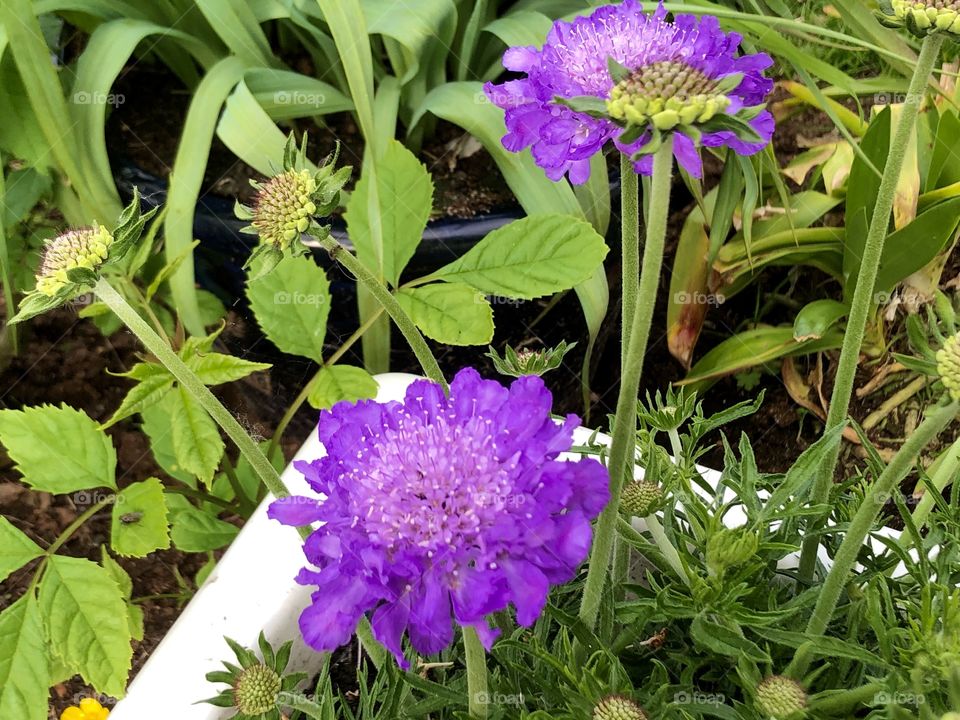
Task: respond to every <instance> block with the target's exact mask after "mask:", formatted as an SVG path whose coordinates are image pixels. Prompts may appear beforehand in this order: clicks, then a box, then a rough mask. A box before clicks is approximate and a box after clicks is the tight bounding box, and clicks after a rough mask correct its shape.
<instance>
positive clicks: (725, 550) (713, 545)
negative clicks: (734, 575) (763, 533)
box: [707, 528, 760, 575]
mask: <svg viewBox="0 0 960 720" xmlns="http://www.w3.org/2000/svg"><path fill="white" fill-rule="evenodd" d="M759 544H760V543H759V540H758V538H757V535H756V533H753V532H750V531H749V530H747V529H746V528H724V529H722V530H719V531H717V532H715V533H713V535H711V536H710V537H709V538H707V567H708V568H709V569H710V570H711V571H713V572H714V573H716V574H718V575H719V574H722V573H723V572H724V571H725V570H727V569H728V568H734V567H737V566H738V565H742V564H743V563H745V562H746V561H747V560H749V559H750V558H751V557H753V556H754V555H755V554H756V552H757V547H758V546H759Z"/></svg>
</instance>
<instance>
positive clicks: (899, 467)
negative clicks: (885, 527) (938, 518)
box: [788, 401, 960, 678]
mask: <svg viewBox="0 0 960 720" xmlns="http://www.w3.org/2000/svg"><path fill="white" fill-rule="evenodd" d="M958 411H960V402H956V401H953V402H950V403H948V404H946V405H939V406H937V407H935V408H934V409H933V410H932V412H930V413H929V414H928V415H927V416H926V417H925V418H924V420H923V422H922V423H920V425H919V426H918V427H917V429H916V430H914V431H913V434H911V435H910V437H908V438H907V440H906V442H904V443H903V445H902V446H901V447H900V449H899V450H898V451H897V454H896V455H894V456H893V459H892V460H891V461H890V464H889V465H887V467H886V469H884V471H883V472H882V473H881V474H880V477H878V478H877V480H876V482H874V483H873V486H872V487H871V488H870V489H869V490H868V491H867V494H866V495H865V496H864V498H863V502H861V503H860V507H859V508H858V509H857V512H856V514H855V515H854V516H853V519H852V520H851V521H850V524H849V526H848V528H847V532H846V534H845V535H844V538H843V542H842V543H840V547H839V548H838V549H837V554H836V556H835V557H834V558H833V567H832V568H830V572H829V573H827V577H826V579H825V580H824V581H823V586H822V587H821V588H820V594H819V596H818V597H817V604H816V605H815V606H814V608H813V614H812V615H811V616H810V620H809V621H808V623H807V630H806V634H807V635H808V636H818V635H822V634H823V633H824V631H825V630H826V629H827V626H828V625H829V624H830V619H831V618H832V617H833V612H834V610H835V609H836V607H837V602H838V601H839V599H840V594H841V593H842V592H843V588H844V586H845V585H846V583H847V579H848V578H849V576H850V571H851V570H852V569H853V566H854V565H855V564H856V562H857V555H858V554H859V553H860V551H861V550H862V549H863V543H864V541H865V540H866V539H867V536H868V535H869V534H870V531H871V530H872V529H873V526H874V523H875V522H876V520H877V516H878V515H879V514H880V511H881V509H882V508H883V505H884V503H885V502H886V500H887V498H888V497H889V496H890V493H891V492H892V491H893V490H894V489H895V488H896V487H897V484H898V483H899V482H900V481H901V480H903V478H904V477H905V476H906V474H907V473H908V472H909V471H910V469H911V468H912V467H913V465H914V463H915V462H916V459H917V456H918V455H919V454H920V452H921V451H922V450H923V449H924V448H925V447H926V446H927V445H928V444H929V443H930V442H931V441H932V440H933V439H934V438H936V437H937V435H939V434H940V432H941V431H942V430H943V429H944V428H945V427H946V426H947V425H949V424H950V422H952V421H953V419H954V418H955V417H956V415H957V412H958ZM809 653H810V650H809V648H807V649H804V648H801V649H799V650H798V651H797V654H796V655H795V656H794V658H793V662H791V663H790V668H789V669H788V673H789V674H790V675H792V676H793V677H795V678H800V677H802V676H803V675H805V674H806V671H807V669H808V668H809V665H810V657H809Z"/></svg>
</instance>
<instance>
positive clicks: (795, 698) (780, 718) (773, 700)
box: [757, 675, 807, 720]
mask: <svg viewBox="0 0 960 720" xmlns="http://www.w3.org/2000/svg"><path fill="white" fill-rule="evenodd" d="M806 707H807V692H806V690H804V689H803V686H802V685H801V684H800V683H798V682H797V681H796V680H793V679H791V678H788V677H785V676H783V675H771V676H770V677H767V678H764V679H763V680H761V681H760V684H758V685H757V709H758V710H759V711H760V712H761V713H762V714H763V715H765V716H767V717H769V718H774V719H775V720H786V718H795V717H796V718H799V717H802V716H803V713H804V711H805V710H806Z"/></svg>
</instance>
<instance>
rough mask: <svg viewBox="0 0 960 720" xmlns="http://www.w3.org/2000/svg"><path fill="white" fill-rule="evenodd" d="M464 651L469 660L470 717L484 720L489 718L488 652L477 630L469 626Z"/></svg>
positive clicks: (466, 629)
mask: <svg viewBox="0 0 960 720" xmlns="http://www.w3.org/2000/svg"><path fill="white" fill-rule="evenodd" d="M463 649H464V652H465V654H466V659H467V693H469V699H468V701H467V706H468V709H469V711H470V717H472V718H477V719H478V720H483V719H484V718H486V717H487V701H488V700H489V691H488V687H487V652H486V650H484V649H483V644H482V643H481V642H480V636H479V635H477V631H476V629H474V628H472V627H470V626H469V625H467V626H464V628H463Z"/></svg>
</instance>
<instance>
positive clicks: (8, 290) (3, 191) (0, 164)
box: [0, 154, 20, 355]
mask: <svg viewBox="0 0 960 720" xmlns="http://www.w3.org/2000/svg"><path fill="white" fill-rule="evenodd" d="M4 165H5V162H4V160H3V155H2V154H0V206H5V201H6V195H7V182H6V178H5V177H4V171H5V169H6V168H5V167H4ZM0 282H2V283H3V301H4V303H5V305H6V307H7V317H6V319H7V320H9V319H10V318H12V317H13V316H14V314H15V313H16V312H17V303H16V302H15V301H14V299H13V271H12V269H11V267H10V253H9V252H8V250H7V231H6V228H4V226H3V216H2V215H0ZM4 328H5V331H6V333H7V335H8V337H9V338H10V349H11V350H12V352H13V354H14V355H17V354H19V352H20V348H19V339H18V337H17V336H18V334H19V331H18V328H17V326H16V325H11V324H10V323H6V324H5V325H4Z"/></svg>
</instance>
